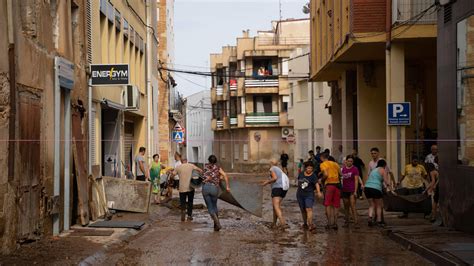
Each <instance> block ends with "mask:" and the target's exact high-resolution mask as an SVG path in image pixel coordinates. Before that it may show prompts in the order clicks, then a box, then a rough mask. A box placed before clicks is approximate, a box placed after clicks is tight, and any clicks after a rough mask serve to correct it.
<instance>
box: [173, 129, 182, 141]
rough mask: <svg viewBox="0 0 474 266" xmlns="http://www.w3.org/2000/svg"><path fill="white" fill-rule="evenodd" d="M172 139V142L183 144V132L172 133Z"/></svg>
mask: <svg viewBox="0 0 474 266" xmlns="http://www.w3.org/2000/svg"><path fill="white" fill-rule="evenodd" d="M172 137H173V142H176V143H183V141H184V132H183V131H173V134H172Z"/></svg>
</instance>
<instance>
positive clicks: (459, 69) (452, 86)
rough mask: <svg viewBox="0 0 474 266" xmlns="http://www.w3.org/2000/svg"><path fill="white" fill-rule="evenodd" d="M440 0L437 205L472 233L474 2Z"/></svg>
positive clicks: (447, 220)
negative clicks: (438, 191)
mask: <svg viewBox="0 0 474 266" xmlns="http://www.w3.org/2000/svg"><path fill="white" fill-rule="evenodd" d="M444 2H446V4H445V5H443V6H442V7H441V8H440V10H439V12H438V15H439V16H438V124H439V125H440V127H439V140H440V141H439V144H438V146H439V161H440V176H441V177H440V183H439V184H440V207H441V214H442V216H443V219H444V222H445V224H446V225H448V226H450V227H454V228H456V229H459V230H463V231H467V232H471V233H473V232H474V228H473V226H472V224H473V223H474V199H473V197H472V196H471V195H470V193H469V191H471V190H472V189H474V180H473V179H472V177H473V176H474V143H473V141H472V140H473V138H474V127H473V123H474V99H473V95H474V81H473V74H474V72H473V71H472V69H473V67H474V65H473V60H474V2H472V1H469V0H458V1H444ZM453 140H456V141H453Z"/></svg>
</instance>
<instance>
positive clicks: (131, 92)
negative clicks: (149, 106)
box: [125, 85, 140, 110]
mask: <svg viewBox="0 0 474 266" xmlns="http://www.w3.org/2000/svg"><path fill="white" fill-rule="evenodd" d="M125 107H126V108H127V109H129V110H138V109H139V108H140V90H139V89H138V87H137V86H134V85H127V89H126V90H125Z"/></svg>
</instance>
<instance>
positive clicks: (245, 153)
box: [243, 144, 249, 161]
mask: <svg viewBox="0 0 474 266" xmlns="http://www.w3.org/2000/svg"><path fill="white" fill-rule="evenodd" d="M243 156H244V158H243V159H244V161H248V160H249V145H248V144H244V146H243Z"/></svg>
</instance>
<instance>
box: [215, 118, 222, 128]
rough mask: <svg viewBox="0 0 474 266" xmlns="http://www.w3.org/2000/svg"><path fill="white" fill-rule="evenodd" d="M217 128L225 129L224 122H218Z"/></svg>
mask: <svg viewBox="0 0 474 266" xmlns="http://www.w3.org/2000/svg"><path fill="white" fill-rule="evenodd" d="M216 127H217V129H223V128H224V120H216Z"/></svg>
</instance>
